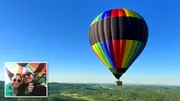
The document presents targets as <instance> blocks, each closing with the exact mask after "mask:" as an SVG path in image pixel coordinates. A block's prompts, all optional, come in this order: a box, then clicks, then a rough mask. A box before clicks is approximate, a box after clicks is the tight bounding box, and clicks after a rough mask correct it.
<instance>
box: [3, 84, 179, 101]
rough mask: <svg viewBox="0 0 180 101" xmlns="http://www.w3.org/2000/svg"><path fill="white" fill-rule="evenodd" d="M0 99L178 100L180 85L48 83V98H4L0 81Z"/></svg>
mask: <svg viewBox="0 0 180 101" xmlns="http://www.w3.org/2000/svg"><path fill="white" fill-rule="evenodd" d="M0 101H180V87H178V86H153V85H124V86H120V87H117V86H114V85H112V84H65V83H49V96H48V98H43V99H40V98H36V99H35V98H34V99H32V98H31V99H29V98H26V99H25V98H24V99H12V98H11V99H7V98H6V99H5V98H4V82H0Z"/></svg>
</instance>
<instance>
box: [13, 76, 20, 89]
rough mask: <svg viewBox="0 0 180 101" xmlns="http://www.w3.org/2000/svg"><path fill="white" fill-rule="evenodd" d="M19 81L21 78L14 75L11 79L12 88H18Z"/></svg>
mask: <svg viewBox="0 0 180 101" xmlns="http://www.w3.org/2000/svg"><path fill="white" fill-rule="evenodd" d="M21 81H22V78H21V77H20V76H19V75H16V76H14V77H13V79H12V85H13V87H14V88H17V87H19V86H20V84H21Z"/></svg>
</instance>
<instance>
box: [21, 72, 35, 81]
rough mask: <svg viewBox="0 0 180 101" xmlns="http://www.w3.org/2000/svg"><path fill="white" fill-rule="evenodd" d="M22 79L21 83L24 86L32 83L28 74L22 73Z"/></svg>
mask: <svg viewBox="0 0 180 101" xmlns="http://www.w3.org/2000/svg"><path fill="white" fill-rule="evenodd" d="M22 77H23V81H24V83H25V84H28V83H30V82H32V80H33V75H32V74H31V73H29V72H27V73H24V74H23V76H22Z"/></svg>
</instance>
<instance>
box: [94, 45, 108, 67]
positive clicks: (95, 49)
mask: <svg viewBox="0 0 180 101" xmlns="http://www.w3.org/2000/svg"><path fill="white" fill-rule="evenodd" d="M92 49H93V50H94V52H95V53H96V55H97V56H98V57H99V59H100V60H101V61H102V62H103V63H104V64H105V66H106V67H108V65H107V63H106V62H105V60H104V59H103V57H102V56H101V54H100V52H99V51H98V49H97V47H96V44H94V45H93V46H92Z"/></svg>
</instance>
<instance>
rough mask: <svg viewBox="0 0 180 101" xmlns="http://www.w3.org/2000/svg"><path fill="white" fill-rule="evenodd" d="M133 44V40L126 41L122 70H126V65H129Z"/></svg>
mask: <svg viewBox="0 0 180 101" xmlns="http://www.w3.org/2000/svg"><path fill="white" fill-rule="evenodd" d="M132 42H133V40H126V47H125V53H124V57H123V62H122V68H125V64H126V63H127V59H128V55H129V52H130V51H131V46H132Z"/></svg>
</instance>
